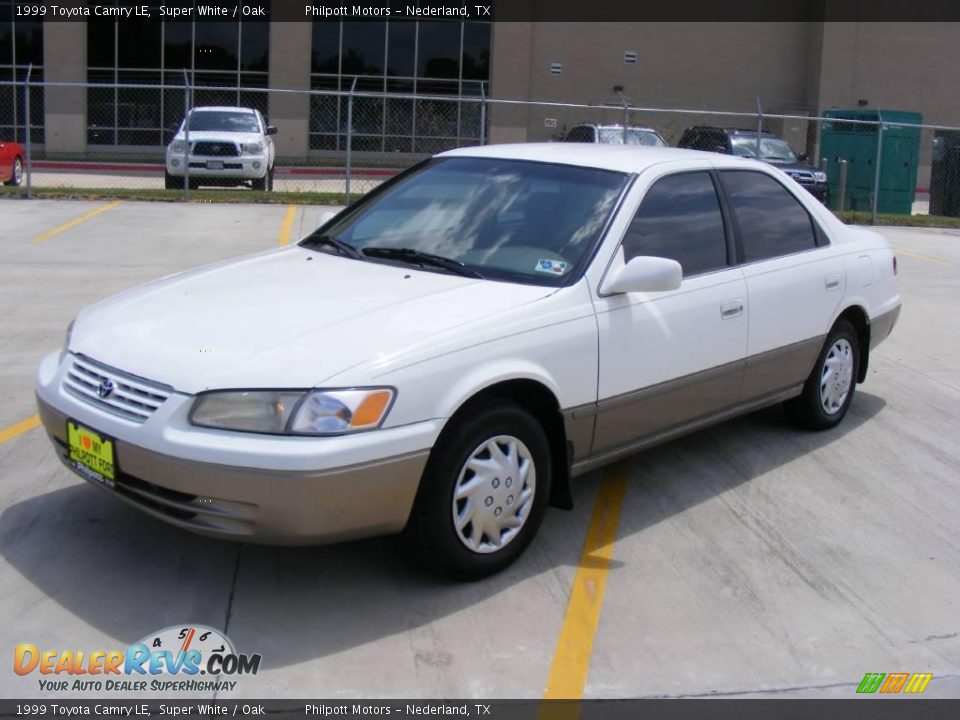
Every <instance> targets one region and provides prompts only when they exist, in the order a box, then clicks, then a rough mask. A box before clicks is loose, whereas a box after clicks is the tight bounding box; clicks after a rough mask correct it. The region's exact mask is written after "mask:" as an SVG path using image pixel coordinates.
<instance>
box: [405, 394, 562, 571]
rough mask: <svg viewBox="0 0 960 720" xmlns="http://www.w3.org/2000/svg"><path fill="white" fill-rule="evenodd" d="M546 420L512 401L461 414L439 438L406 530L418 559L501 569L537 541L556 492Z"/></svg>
mask: <svg viewBox="0 0 960 720" xmlns="http://www.w3.org/2000/svg"><path fill="white" fill-rule="evenodd" d="M550 463H551V455H550V446H549V442H548V440H547V436H546V434H545V433H544V430H543V428H542V427H541V426H540V423H539V422H537V420H536V419H535V418H534V417H533V416H532V415H530V413H528V412H527V411H526V410H524V409H523V408H522V407H520V406H519V405H517V404H515V403H512V402H509V401H485V402H482V403H478V404H477V405H475V406H474V407H473V408H472V409H471V411H470V412H469V413H465V414H463V415H462V416H460V417H455V418H454V419H453V420H451V421H450V424H449V425H448V426H447V427H446V428H445V429H444V431H443V433H442V434H441V436H440V438H439V439H438V440H437V443H436V444H435V445H434V448H433V451H432V452H431V454H430V459H429V461H428V462H427V467H426V469H425V470H424V474H423V478H422V479H421V481H420V488H419V490H418V492H417V499H416V502H415V504H414V509H413V513H412V515H411V517H410V522H409V524H408V526H407V530H406V535H407V539H408V541H409V544H410V546H411V549H412V550H413V551H414V553H415V555H416V558H417V560H418V561H420V562H422V563H423V564H425V565H426V566H427V567H428V568H429V569H431V570H433V571H434V572H438V573H439V574H441V575H445V576H447V577H451V578H456V579H460V580H474V579H478V578H482V577H485V576H487V575H492V574H493V573H496V572H499V571H501V570H503V569H504V568H506V567H507V566H508V565H510V564H511V563H512V562H514V561H515V560H516V559H517V558H518V557H520V555H521V554H522V553H523V551H524V550H525V549H526V547H527V546H528V545H529V544H530V541H531V540H532V539H533V536H534V535H535V534H536V532H537V528H538V527H539V526H540V523H541V521H542V520H543V515H544V512H545V511H546V507H547V500H548V498H549V497H550V479H551V473H552V468H551V465H550Z"/></svg>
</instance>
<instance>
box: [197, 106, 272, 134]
mask: <svg viewBox="0 0 960 720" xmlns="http://www.w3.org/2000/svg"><path fill="white" fill-rule="evenodd" d="M180 129H181V130H182V129H183V127H182V126H181V128H180ZM190 130H191V131H194V130H196V131H204V130H214V131H224V132H242V133H255V132H260V127H259V126H258V124H257V117H256V115H254V114H253V113H245V112H230V111H229V110H195V111H193V112H192V113H190Z"/></svg>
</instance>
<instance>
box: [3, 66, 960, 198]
mask: <svg viewBox="0 0 960 720" xmlns="http://www.w3.org/2000/svg"><path fill="white" fill-rule="evenodd" d="M127 80H128V82H124V83H121V84H117V83H114V82H110V81H109V79H108V78H104V80H103V81H102V82H98V81H97V78H95V77H94V78H91V81H90V82H87V83H54V82H47V81H45V80H44V78H43V77H42V75H40V74H39V73H38V74H37V75H33V74H31V73H30V72H29V71H28V73H27V74H26V75H24V76H23V77H20V78H17V80H16V81H6V82H3V83H0V141H6V142H9V141H13V142H15V143H19V144H21V145H22V147H23V154H24V156H25V157H24V166H25V168H26V172H25V173H24V175H23V180H22V183H21V186H20V188H18V189H17V190H16V191H14V192H16V193H18V194H20V195H22V196H29V195H30V194H31V192H32V191H33V190H34V189H48V188H62V189H68V190H76V191H88V192H93V191H97V192H102V193H109V192H110V191H115V192H117V193H120V192H121V191H138V192H145V193H155V194H157V195H158V196H163V197H168V198H171V199H175V198H179V197H183V198H184V199H189V197H190V195H191V193H195V192H196V191H197V190H203V191H205V194H210V193H208V192H206V191H207V188H212V187H216V188H218V189H219V191H220V192H223V191H224V190H228V189H229V188H231V187H232V188H237V189H240V190H243V191H250V190H267V189H272V190H273V191H274V192H290V193H317V194H321V195H323V197H322V198H308V197H306V195H305V196H304V197H303V201H304V202H312V201H317V200H321V201H329V202H337V203H340V202H348V201H349V200H350V199H354V198H356V197H357V196H359V195H361V194H363V193H366V192H369V191H370V190H372V189H373V188H375V187H376V186H378V185H379V184H380V183H382V182H383V181H384V180H386V179H388V178H390V177H392V176H393V175H395V174H397V173H398V172H400V171H402V170H404V169H405V168H408V167H410V166H411V165H413V164H415V163H417V162H419V161H420V160H422V159H424V158H426V157H429V156H430V155H432V154H435V153H437V152H442V151H444V150H448V149H452V148H457V147H463V146H469V145H484V144H488V143H502V142H564V141H568V140H572V139H576V140H578V141H580V142H601V143H610V142H612V143H623V142H626V143H628V144H664V145H668V146H671V147H677V146H679V147H688V148H693V149H699V150H708V151H714V152H725V153H730V154H734V155H742V156H746V157H758V156H759V157H760V158H761V159H763V160H765V161H767V162H770V163H771V164H774V165H776V166H778V167H780V168H781V169H782V170H784V172H787V173H788V174H790V175H792V176H793V177H794V178H795V179H796V180H798V181H799V182H800V183H801V184H802V185H804V186H805V187H807V188H808V189H809V190H811V192H813V193H814V194H815V195H816V196H817V197H818V198H820V199H821V200H822V201H823V202H825V203H826V204H827V205H828V206H829V207H831V208H832V209H834V210H838V211H839V210H843V211H854V212H866V213H870V214H871V215H873V216H876V215H877V214H898V215H910V214H928V213H931V212H933V213H934V214H942V215H960V128H955V127H950V126H942V125H929V124H924V123H923V122H922V118H921V116H920V115H919V114H916V113H902V112H891V111H877V110H870V109H866V108H857V109H854V110H847V111H841V110H828V111H825V112H824V113H823V114H822V115H819V116H818V115H812V114H811V115H805V114H802V113H787V112H785V113H776V112H768V111H765V110H764V109H763V108H762V105H761V103H760V102H758V103H757V107H756V109H753V108H751V109H748V110H747V109H745V110H742V111H732V110H724V111H720V110H716V109H709V108H700V109H690V108H654V107H637V106H636V105H635V104H631V103H629V102H627V101H625V100H623V99H621V100H617V101H608V102H604V103H600V104H589V103H583V104H577V103H548V102H529V101H520V100H509V99H503V98H494V97H487V95H486V92H485V89H486V88H485V86H484V84H483V83H477V84H476V87H475V88H471V89H469V93H470V94H465V93H464V92H461V93H459V94H450V95H445V94H436V95H424V94H417V93H414V92H410V91H411V90H412V89H413V88H412V87H411V88H404V87H396V88H394V90H395V91H391V92H382V90H380V91H375V90H370V89H366V88H365V86H364V84H363V82H362V80H363V78H359V79H358V80H357V81H355V82H353V84H352V87H351V88H350V89H349V90H346V91H344V90H334V89H327V88H324V87H319V86H318V87H314V88H313V89H310V90H297V91H295V90H280V89H271V88H266V87H235V86H229V85H216V84H213V83H216V81H217V78H215V77H211V78H207V79H206V81H205V82H206V83H207V84H203V85H200V84H196V85H191V84H190V83H189V81H188V78H187V76H186V75H185V76H184V79H183V82H182V83H180V84H167V85H156V84H148V83H138V82H136V77H135V76H129V75H128V77H127ZM451 92H452V91H451ZM211 106H215V107H221V108H224V109H227V108H236V107H242V108H251V109H253V110H256V111H258V112H259V113H260V114H261V116H262V117H263V122H264V125H269V126H275V127H276V134H273V135H269V136H267V138H269V140H267V139H266V138H264V140H266V142H264V145H266V144H267V143H268V142H272V143H273V146H274V159H273V161H272V162H273V172H272V173H268V172H267V166H268V165H269V164H270V162H271V161H270V159H269V157H267V155H266V154H265V153H261V154H262V155H263V157H262V158H260V165H259V167H258V168H256V171H254V170H252V169H251V168H252V166H253V164H255V163H256V162H257V158H256V155H257V153H256V152H255V151H256V138H246V139H245V140H239V141H236V142H234V140H235V137H234V136H233V135H223V136H222V137H217V136H216V133H215V132H214V133H213V134H211V131H210V130H209V129H202V123H199V122H197V121H195V120H191V123H190V124H189V125H188V126H186V127H185V126H184V123H183V120H184V118H185V117H187V116H188V115H189V116H190V117H191V118H198V115H197V113H198V112H199V109H200V108H205V107H211ZM271 132H272V131H271ZM191 133H192V137H190V138H189V139H188V138H186V137H185V135H191ZM177 140H180V141H184V142H179V143H177V142H175V141H177ZM218 140H220V141H222V142H216V141H218ZM168 148H173V149H176V151H177V152H168ZM187 148H189V152H187ZM211 153H212V154H211ZM168 156H169V157H168ZM174 166H176V167H174ZM241 166H242V168H243V172H241V171H240V170H238V169H237V168H239V167H241ZM2 172H3V171H2V169H0V177H3V175H2ZM258 173H259V174H258ZM251 199H253V198H252V197H251Z"/></svg>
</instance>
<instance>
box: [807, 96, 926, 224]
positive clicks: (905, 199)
mask: <svg viewBox="0 0 960 720" xmlns="http://www.w3.org/2000/svg"><path fill="white" fill-rule="evenodd" d="M823 115H824V117H825V118H828V119H827V120H825V121H824V122H823V128H822V130H821V133H820V157H821V158H822V159H825V160H826V161H827V182H828V184H829V186H830V198H831V199H832V202H833V204H834V205H836V202H837V199H838V198H839V196H840V193H839V187H838V186H839V181H840V161H841V160H846V161H847V185H846V193H845V196H846V200H845V207H844V208H838V207H834V209H836V210H841V209H844V210H860V211H863V210H870V209H871V208H872V207H873V188H874V183H875V181H876V157H877V128H878V125H863V124H860V123H855V122H844V120H860V121H868V122H873V123H878V122H880V121H882V122H883V146H882V150H881V156H880V193H879V195H878V197H877V212H880V213H892V214H896V215H909V214H911V212H912V210H913V202H914V200H915V199H916V193H917V165H918V159H919V155H920V128H918V127H911V125H919V124H920V123H922V122H923V116H922V115H921V114H920V113H916V112H906V111H901V110H868V109H865V108H860V109H857V110H827V111H825V112H824V113H823Z"/></svg>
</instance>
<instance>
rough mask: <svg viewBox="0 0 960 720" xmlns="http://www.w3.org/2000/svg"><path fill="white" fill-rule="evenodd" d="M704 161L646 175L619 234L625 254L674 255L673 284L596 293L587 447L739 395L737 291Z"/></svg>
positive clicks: (639, 436) (742, 311)
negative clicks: (594, 387)
mask: <svg viewBox="0 0 960 720" xmlns="http://www.w3.org/2000/svg"><path fill="white" fill-rule="evenodd" d="M715 182H716V180H715V175H714V174H713V173H712V172H711V171H709V170H696V171H689V172H679V173H677V172H675V173H672V174H668V175H664V176H663V177H660V178H659V179H657V180H655V181H654V182H653V183H652V184H651V186H650V187H649V189H648V190H647V192H646V193H645V195H644V197H643V199H642V201H641V202H640V205H639V207H638V208H637V211H636V213H635V215H634V217H633V219H632V221H631V223H630V225H629V227H628V228H627V231H626V233H625V234H624V236H623V240H622V243H621V247H620V249H618V250H617V252H618V253H621V252H622V254H623V256H622V259H621V258H619V257H615V259H614V265H613V266H612V267H611V268H610V269H609V270H608V275H609V273H610V272H612V271H615V270H616V268H617V267H618V266H620V265H622V263H625V262H627V261H629V260H630V259H631V258H632V257H635V256H641V255H650V256H658V257H667V258H670V259H673V260H677V261H678V262H680V264H681V266H682V267H683V276H684V277H683V282H682V284H681V286H680V287H679V288H678V289H676V290H670V291H665V292H649V293H639V292H631V293H621V294H615V295H607V296H604V295H603V285H602V284H601V286H600V297H599V298H598V299H597V301H596V310H597V321H598V329H599V350H600V358H599V361H600V372H599V381H598V404H597V421H596V425H595V433H594V443H593V454H594V455H598V454H601V455H602V454H605V453H609V452H615V451H617V450H618V449H620V448H628V447H630V446H632V445H636V444H637V443H639V442H641V441H643V440H645V439H652V438H655V437H657V436H658V435H659V434H661V433H663V432H669V431H670V430H671V429H675V428H679V427H681V426H684V425H686V424H688V423H690V422H691V421H695V420H696V419H698V418H701V417H707V416H710V415H712V414H714V413H716V412H718V411H720V410H722V409H723V408H726V407H729V406H731V405H734V404H736V403H737V402H738V401H739V399H740V384H741V379H742V374H743V363H744V357H745V354H746V347H747V312H748V308H747V292H746V284H745V282H744V279H743V274H742V272H741V270H740V268H739V267H736V266H735V261H734V258H735V251H734V247H733V243H732V242H731V237H730V236H731V232H730V224H729V222H728V221H727V220H728V219H727V218H725V217H724V214H723V211H722V209H721V204H720V201H719V197H718V193H717V189H716V185H715Z"/></svg>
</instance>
